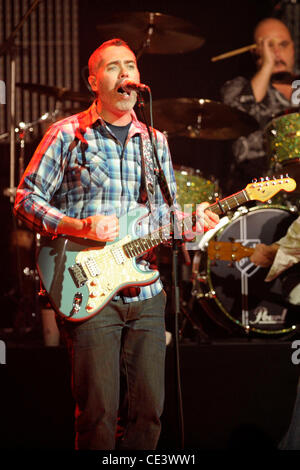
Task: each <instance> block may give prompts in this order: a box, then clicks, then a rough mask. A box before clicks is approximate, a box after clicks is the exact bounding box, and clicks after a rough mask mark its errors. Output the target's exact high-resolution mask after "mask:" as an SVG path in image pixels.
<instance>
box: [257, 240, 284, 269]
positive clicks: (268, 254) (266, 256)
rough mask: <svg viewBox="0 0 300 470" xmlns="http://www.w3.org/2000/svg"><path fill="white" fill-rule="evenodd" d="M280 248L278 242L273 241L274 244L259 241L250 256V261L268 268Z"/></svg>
mask: <svg viewBox="0 0 300 470" xmlns="http://www.w3.org/2000/svg"><path fill="white" fill-rule="evenodd" d="M278 248H279V245H277V244H276V243H273V245H265V244H264V243H258V244H257V245H256V247H255V249H254V252H253V253H252V255H251V256H250V261H252V263H254V264H255V265H256V266H261V267H262V268H267V267H268V266H271V264H272V263H273V261H274V258H275V255H276V253H277V250H278Z"/></svg>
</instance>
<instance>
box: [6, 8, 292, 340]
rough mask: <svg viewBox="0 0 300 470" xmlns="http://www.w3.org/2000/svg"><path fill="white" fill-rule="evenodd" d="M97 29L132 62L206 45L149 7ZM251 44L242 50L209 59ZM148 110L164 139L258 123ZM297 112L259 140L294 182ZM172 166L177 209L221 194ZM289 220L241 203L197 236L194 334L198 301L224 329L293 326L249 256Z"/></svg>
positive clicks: (216, 106)
mask: <svg viewBox="0 0 300 470" xmlns="http://www.w3.org/2000/svg"><path fill="white" fill-rule="evenodd" d="M98 33H99V35H100V39H101V40H102V41H104V40H107V39H109V38H111V37H122V38H123V39H124V40H126V41H127V43H128V44H129V45H130V47H131V48H132V49H133V50H134V51H135V52H136V54H137V58H138V59H139V58H140V57H141V55H142V54H178V53H185V52H188V51H192V50H195V49H198V48H200V47H201V46H202V45H203V43H204V42H205V40H204V38H203V37H202V36H201V34H200V32H199V31H198V30H197V28H196V27H194V26H192V25H191V24H190V23H188V22H186V21H185V20H182V19H179V18H175V17H172V16H169V15H165V14H161V13H153V12H133V13H130V12H128V13H124V14H122V13H117V14H115V15H111V16H110V17H108V18H106V19H105V18H103V22H102V23H101V24H100V25H99V26H98ZM253 47H254V46H253V45H251V46H248V47H245V48H241V49H238V50H237V51H236V52H235V51H232V52H231V53H227V55H226V54H224V55H222V56H218V57H215V58H213V59H212V60H213V61H214V60H219V59H220V58H223V56H224V57H226V56H230V55H234V54H235V53H242V52H245V51H247V50H250V49H252V48H253ZM17 86H20V87H21V88H22V89H24V90H27V91H30V92H37V93H39V94H43V95H47V96H51V97H55V99H56V100H57V102H59V103H64V102H65V101H72V102H76V103H80V105H82V106H84V105H89V103H90V102H91V99H92V98H91V97H90V96H89V95H85V94H82V93H79V92H74V91H71V90H66V89H64V88H58V87H53V86H46V85H38V84H30V83H29V84H28V83H18V84H17ZM147 106H148V105H146V107H147ZM71 111H72V110H69V114H72V112H71ZM152 112H153V116H154V121H155V123H154V127H156V128H157V129H159V130H161V131H163V132H164V133H165V134H166V136H167V138H168V139H169V140H172V138H173V137H185V138H188V139H199V140H201V139H203V140H218V141H225V140H234V139H237V138H238V137H240V136H247V135H249V134H250V133H252V132H254V131H256V130H257V129H258V124H257V122H256V120H255V119H254V118H252V117H250V116H249V115H248V114H246V113H244V112H242V111H239V110H237V109H234V108H232V107H230V106H227V105H225V104H223V103H220V102H216V101H211V100H209V99H202V98H184V97H182V98H171V99H161V100H156V101H155V100H154V102H153V103H152ZM299 116H300V114H299V113H298V112H286V113H284V114H283V115H282V116H278V117H276V118H274V119H272V121H271V122H270V123H269V124H268V126H267V127H266V129H265V137H266V141H267V155H269V159H270V173H272V174H275V175H278V174H283V173H288V174H289V176H292V177H293V178H295V179H296V182H298V183H299V187H300V150H299V149H300V145H299V144H300V117H299ZM59 117H60V116H59V115H58V113H54V114H52V113H48V114H47V115H45V116H44V117H43V116H42V117H41V118H40V119H39V120H38V121H37V122H36V123H35V124H37V123H40V122H41V121H43V122H45V121H46V122H50V124H51V122H52V121H53V120H54V119H57V118H59ZM0 138H1V136H0ZM174 171H175V178H176V182H177V186H178V195H177V198H178V202H179V204H180V205H181V206H182V207H183V206H185V205H187V204H197V203H200V202H204V201H211V202H214V201H215V200H216V199H218V198H219V197H220V196H221V189H220V187H219V185H218V181H217V179H215V178H214V177H211V178H210V179H209V180H207V179H205V178H203V176H202V173H201V171H200V169H198V168H196V169H195V168H190V167H186V166H184V165H178V166H176V165H175V166H174ZM290 173H291V174H290ZM250 178H251V175H250ZM295 217H296V211H293V208H291V207H286V206H274V205H261V206H256V207H251V208H247V207H242V208H240V209H239V210H237V211H236V212H234V213H232V214H229V215H228V216H226V217H223V218H222V219H221V222H220V224H219V225H218V226H217V227H216V229H214V230H212V231H210V232H208V233H207V234H205V235H204V236H203V237H202V239H201V240H200V242H199V246H198V249H197V250H195V252H194V253H193V261H192V264H191V268H189V269H191V271H188V273H189V274H188V276H189V279H188V280H189V281H190V284H189V286H190V290H189V293H188V299H187V301H184V302H183V304H184V305H183V313H185V314H186V316H184V317H185V318H189V319H190V320H191V323H192V326H193V328H194V329H195V330H198V332H199V334H200V337H201V332H203V334H204V335H205V333H204V331H203V323H202V320H200V319H199V318H200V316H201V314H200V315H199V306H201V307H202V309H203V312H205V314H206V315H207V317H209V318H210V319H211V320H212V321H213V323H214V324H215V325H218V326H220V327H221V328H222V329H223V330H224V332H226V334H227V333H228V332H229V334H232V333H234V334H236V333H237V334H238V335H249V333H253V334H254V335H256V334H258V335H264V336H265V335H267V336H274V335H286V334H287V333H290V332H293V331H294V330H295V328H296V327H295V325H294V323H293V321H294V320H293V318H292V315H291V314H290V311H293V306H291V305H289V303H288V301H287V300H286V298H287V296H286V295H285V292H284V291H283V283H282V282H281V280H279V279H278V280H276V281H274V282H272V283H268V284H267V283H264V282H263V280H264V277H265V276H266V270H265V269H261V268H258V267H256V266H255V265H253V264H252V263H251V262H250V260H249V256H250V254H251V253H252V251H253V247H254V246H255V244H257V243H266V244H268V243H272V242H274V241H275V240H277V239H278V238H280V236H282V235H284V233H285V230H286V229H287V227H288V226H289V224H290V223H291V221H292V220H294V218H295ZM161 259H163V256H162V258H161ZM162 262H163V261H162ZM184 276H185V275H183V277H184Z"/></svg>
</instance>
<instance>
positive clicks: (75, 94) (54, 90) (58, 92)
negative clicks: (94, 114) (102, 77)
mask: <svg viewBox="0 0 300 470" xmlns="http://www.w3.org/2000/svg"><path fill="white" fill-rule="evenodd" d="M16 86H18V87H21V88H23V89H24V90H28V91H30V92H36V93H39V94H41V95H47V96H53V97H54V98H55V99H56V100H57V101H78V102H80V103H85V104H86V105H89V103H91V101H92V100H93V98H92V97H91V96H89V95H85V94H82V93H80V92H79V91H73V90H69V89H67V88H60V87H56V86H49V85H40V84H37V83H16Z"/></svg>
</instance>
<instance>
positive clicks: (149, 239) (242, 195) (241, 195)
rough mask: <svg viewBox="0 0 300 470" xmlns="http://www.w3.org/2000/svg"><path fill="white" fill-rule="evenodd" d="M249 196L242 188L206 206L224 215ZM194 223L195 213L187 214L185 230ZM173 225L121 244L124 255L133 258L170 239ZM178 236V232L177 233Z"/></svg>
mask: <svg viewBox="0 0 300 470" xmlns="http://www.w3.org/2000/svg"><path fill="white" fill-rule="evenodd" d="M249 200H250V198H249V196H248V194H247V191H246V190H245V189H243V190H242V191H239V192H238V193H236V194H233V195H232V196H229V197H226V198H224V199H222V200H221V201H217V202H215V203H214V204H212V205H210V206H209V207H208V209H209V210H211V211H212V212H214V213H215V214H217V215H224V214H225V213H226V212H228V211H230V210H232V209H234V208H235V207H238V206H240V205H242V204H244V203H245V202H247V201H249ZM194 224H195V215H188V216H186V217H185V218H184V226H185V228H186V229H187V230H191V229H192V227H193V225H194ZM172 227H173V225H172V224H168V225H166V226H164V227H161V228H159V229H158V230H156V231H154V232H152V233H151V234H149V235H146V236H144V237H141V238H138V239H136V240H133V241H130V242H128V243H126V244H125V245H124V246H123V250H124V252H125V255H126V256H127V257H128V258H134V257H136V256H140V255H142V254H143V253H146V252H147V251H149V250H151V249H152V248H155V247H156V246H158V245H160V244H161V243H164V242H166V241H168V240H169V239H170V233H171V232H170V231H171V229H172ZM179 238H180V234H179Z"/></svg>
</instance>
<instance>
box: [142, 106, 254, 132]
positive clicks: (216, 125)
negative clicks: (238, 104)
mask: <svg viewBox="0 0 300 470" xmlns="http://www.w3.org/2000/svg"><path fill="white" fill-rule="evenodd" d="M147 106H149V105H146V111H147ZM153 120H154V127H156V128H157V129H159V130H161V131H163V132H166V133H167V134H168V136H169V137H177V136H178V137H190V138H196V139H211V140H229V139H237V138H238V137H240V136H242V135H244V136H246V135H248V134H250V133H251V132H254V131H255V130H257V129H258V123H257V121H256V120H255V119H254V118H252V117H251V116H249V115H248V114H246V113H244V112H242V111H239V110H237V109H235V108H232V107H231V106H228V105H225V104H223V103H219V102H216V101H210V100H206V99H198V98H173V99H162V100H156V101H154V102H153Z"/></svg>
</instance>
